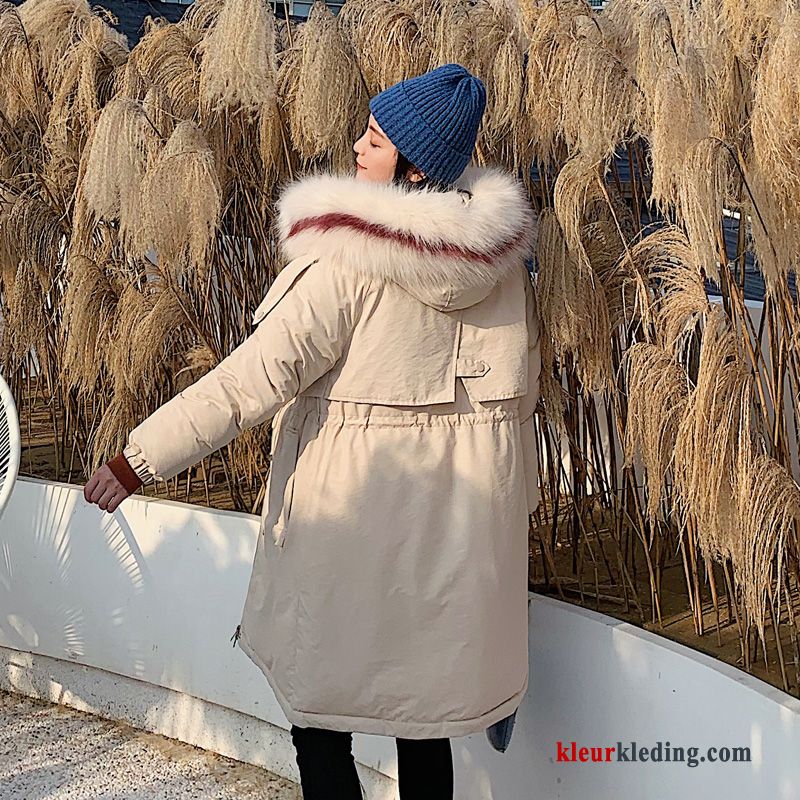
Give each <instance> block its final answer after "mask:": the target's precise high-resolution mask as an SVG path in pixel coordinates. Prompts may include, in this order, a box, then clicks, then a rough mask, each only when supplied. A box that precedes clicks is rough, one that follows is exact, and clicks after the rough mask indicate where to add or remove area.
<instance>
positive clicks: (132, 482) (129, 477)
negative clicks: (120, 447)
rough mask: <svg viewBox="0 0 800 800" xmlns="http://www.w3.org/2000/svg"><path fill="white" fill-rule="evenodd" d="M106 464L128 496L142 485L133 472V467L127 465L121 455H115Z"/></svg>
mask: <svg viewBox="0 0 800 800" xmlns="http://www.w3.org/2000/svg"><path fill="white" fill-rule="evenodd" d="M106 464H108V467H109V468H110V470H111V471H112V472H113V473H114V477H115V478H116V479H117V480H118V481H119V482H120V483H121V484H122V485H123V486H124V487H125V491H127V492H128V494H133V493H134V492H135V491H136V490H137V489H138V488H139V487H140V486H141V485H142V480H141V478H139V476H138V475H137V474H136V473H135V472H134V470H133V467H132V466H131V465H130V464H129V463H128V459H127V458H125V456H124V455H123V454H122V453H118V454H117V455H115V456H114V458H112V459H111V460H110V461H107V462H106Z"/></svg>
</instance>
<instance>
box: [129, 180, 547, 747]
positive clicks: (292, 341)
mask: <svg viewBox="0 0 800 800" xmlns="http://www.w3.org/2000/svg"><path fill="white" fill-rule="evenodd" d="M458 185H459V187H460V189H462V190H464V191H450V192H446V193H440V192H436V191H411V192H407V191H405V190H403V189H402V188H400V187H398V186H396V185H393V184H376V183H367V182H361V181H358V180H356V179H355V178H353V177H350V176H334V175H329V174H317V175H312V176H309V177H306V178H302V179H300V180H297V181H295V182H294V183H292V184H290V185H289V187H288V188H286V189H285V190H284V192H283V194H282V195H281V198H280V200H279V206H278V223H279V231H280V237H281V243H282V247H283V250H284V253H285V255H286V257H287V260H288V263H286V265H285V266H284V268H283V269H282V271H281V272H280V273H279V274H278V276H277V277H276V279H275V281H274V282H273V284H272V286H271V287H270V290H269V292H268V293H267V295H266V297H265V298H264V300H263V302H262V303H261V305H260V306H259V307H258V309H257V310H256V312H255V315H254V317H253V323H254V325H255V326H256V327H255V331H254V332H253V333H252V335H251V336H250V337H249V338H248V339H247V340H246V341H245V342H244V343H243V344H241V345H240V346H239V347H237V348H236V349H235V350H234V351H233V352H232V353H231V354H230V355H229V356H228V357H227V358H226V359H224V360H223V361H222V362H221V363H220V364H219V365H218V366H217V367H216V368H215V369H214V370H212V371H211V372H210V373H208V374H206V375H204V376H203V377H202V378H200V379H199V380H198V381H197V382H196V383H194V384H193V385H192V386H190V387H189V388H188V389H185V390H184V391H182V392H181V393H179V394H178V395H177V396H176V397H174V398H173V399H171V400H170V401H169V402H167V403H165V404H164V405H163V406H162V407H161V408H159V409H158V410H157V411H156V412H155V413H154V414H152V415H151V416H150V417H148V418H147V419H146V420H144V422H142V423H141V424H140V425H139V426H138V427H136V428H135V429H134V430H133V431H132V432H131V433H130V435H129V440H128V447H127V448H126V454H127V455H128V456H129V460H131V462H132V464H134V465H135V466H136V468H137V471H139V472H140V474H142V475H147V476H148V477H154V478H156V479H167V478H170V477H172V476H174V475H176V474H177V473H179V472H180V471H182V470H184V469H186V468H187V467H189V466H190V465H192V464H195V463H196V462H198V461H199V460H200V459H202V458H203V457H204V456H206V455H208V454H209V453H210V452H212V451H214V450H216V449H217V448H220V447H222V446H223V445H225V444H227V443H228V442H229V441H231V440H232V439H233V438H234V437H235V436H236V435H237V434H238V433H240V432H241V431H243V430H245V429H247V428H250V427H252V426H254V425H256V424H258V423H261V422H264V421H265V420H268V419H270V418H271V417H273V416H274V417H275V419H274V420H273V423H274V433H273V455H272V462H271V469H270V472H269V476H268V482H267V487H266V497H265V502H264V506H263V512H262V517H261V528H260V535H259V537H258V544H257V548H256V552H255V560H254V563H253V571H252V576H251V579H250V584H249V588H248V592H247V598H246V602H245V606H244V611H243V615H242V619H241V626H240V628H239V629H238V631H239V632H240V636H239V638H238V643H239V645H240V647H241V648H242V649H243V650H244V652H245V653H246V654H247V655H248V656H249V657H250V658H251V659H252V660H253V662H255V664H257V665H258V667H260V669H261V670H262V671H263V672H264V674H265V676H266V678H267V680H268V681H269V684H270V686H271V687H272V689H273V690H274V692H275V695H276V697H277V699H278V702H279V703H280V705H281V707H282V709H283V711H284V713H285V714H286V716H287V718H288V719H289V721H290V722H292V723H294V724H297V725H301V726H315V727H320V728H328V729H333V730H345V731H358V732H362V733H372V734H383V735H389V736H403V737H406V738H432V737H442V736H464V735H467V734H470V733H474V732H478V731H481V730H484V729H485V728H487V727H488V726H489V725H491V724H493V723H494V722H496V721H498V720H500V719H502V718H504V717H506V716H508V715H509V714H510V713H511V712H512V711H513V710H514V709H515V708H516V707H517V706H518V705H519V703H520V700H521V698H522V696H523V694H524V692H525V690H526V688H527V685H528V645H527V642H528V638H527V630H528V625H527V607H528V606H527V565H528V514H529V512H532V511H533V510H534V509H535V508H536V506H537V504H538V501H539V489H538V486H537V453H536V439H535V437H534V429H533V420H532V416H531V415H532V413H533V410H534V406H535V405H536V402H537V400H538V396H539V370H540V361H539V327H538V322H537V315H536V310H535V301H534V295H533V291H532V285H531V280H530V277H529V274H528V272H527V270H526V268H525V265H524V259H525V258H526V256H528V255H530V254H531V252H532V247H533V241H534V238H535V227H536V226H535V218H534V215H533V211H532V210H531V208H530V205H529V203H528V201H527V197H526V195H525V192H524V191H523V189H522V187H521V185H520V184H519V183H518V182H517V181H516V180H515V179H514V178H513V176H511V175H510V174H508V173H505V172H504V171H502V170H500V169H498V168H494V167H492V168H479V167H468V168H467V170H466V171H465V172H464V174H463V175H462V176H461V178H460V180H459V184H458Z"/></svg>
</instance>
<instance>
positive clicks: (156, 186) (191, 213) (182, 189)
mask: <svg viewBox="0 0 800 800" xmlns="http://www.w3.org/2000/svg"><path fill="white" fill-rule="evenodd" d="M221 203H222V197H221V193H220V184H219V178H218V176H217V172H216V168H215V163H214V154H213V152H212V151H211V148H210V147H209V146H208V142H207V141H206V139H205V137H204V136H203V132H202V130H201V129H200V128H199V127H198V126H197V125H196V124H195V123H193V122H189V121H184V122H181V123H179V124H178V125H177V126H176V127H175V130H174V131H173V133H172V135H171V136H170V138H169V139H168V140H167V143H166V145H165V146H164V148H163V150H162V151H161V152H160V153H159V154H158V156H157V157H156V158H155V159H154V160H153V162H152V164H151V165H150V166H149V167H148V169H147V172H146V173H145V175H144V178H143V179H142V200H141V204H142V205H141V208H142V219H141V224H140V226H139V229H138V230H137V231H136V241H137V242H138V244H139V254H141V255H144V254H145V253H146V251H147V249H148V247H150V246H152V247H153V248H154V249H155V251H156V253H157V254H158V259H159V263H160V265H161V266H162V268H163V269H165V270H167V271H169V272H170V273H171V274H172V275H173V276H174V277H175V278H176V279H179V278H180V277H181V276H182V275H183V274H184V273H185V272H188V273H190V274H191V273H194V272H195V271H196V272H197V279H198V281H199V282H200V283H202V281H203V279H204V277H205V276H206V273H207V270H208V268H209V264H208V261H207V255H208V252H209V248H210V246H211V243H212V240H213V237H214V235H215V234H216V231H217V228H218V225H219V220H220V213H221Z"/></svg>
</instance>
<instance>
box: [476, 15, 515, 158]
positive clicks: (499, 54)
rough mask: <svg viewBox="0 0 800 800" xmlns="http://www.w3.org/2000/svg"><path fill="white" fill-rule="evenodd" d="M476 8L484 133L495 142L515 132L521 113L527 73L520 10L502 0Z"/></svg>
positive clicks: (477, 49) (484, 135)
mask: <svg viewBox="0 0 800 800" xmlns="http://www.w3.org/2000/svg"><path fill="white" fill-rule="evenodd" d="M475 12H476V13H475V23H474V25H475V39H476V42H477V43H478V46H477V47H476V52H477V54H478V55H479V57H480V61H481V63H480V68H479V70H478V72H477V73H476V74H477V75H478V77H480V78H481V79H482V80H483V82H484V84H485V86H486V110H485V112H484V116H483V121H482V126H481V127H482V131H481V135H482V136H483V137H484V138H485V139H486V140H487V141H489V142H494V141H496V140H498V139H502V138H504V137H507V136H510V135H512V134H513V129H514V126H515V125H516V123H517V120H518V119H519V117H520V110H521V105H522V96H523V88H524V79H525V73H524V67H523V59H524V50H523V47H522V38H521V34H520V27H519V14H518V13H517V12H515V11H512V9H511V8H510V7H509V6H507V5H506V4H505V3H504V2H500V1H499V0H494V2H489V0H483V2H481V3H478V4H477V5H476V7H475Z"/></svg>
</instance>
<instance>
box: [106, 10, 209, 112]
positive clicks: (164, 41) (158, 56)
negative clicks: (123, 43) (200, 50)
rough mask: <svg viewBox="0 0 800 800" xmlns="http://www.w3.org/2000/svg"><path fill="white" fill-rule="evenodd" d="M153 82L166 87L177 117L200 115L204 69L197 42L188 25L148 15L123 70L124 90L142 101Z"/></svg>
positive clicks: (121, 88) (126, 94) (122, 87)
mask: <svg viewBox="0 0 800 800" xmlns="http://www.w3.org/2000/svg"><path fill="white" fill-rule="evenodd" d="M153 84H157V85H158V86H161V87H163V89H164V91H165V92H166V93H167V97H168V98H169V103H170V106H171V108H172V112H173V114H174V115H175V117H176V119H177V120H185V119H194V118H196V117H197V115H198V108H199V102H200V69H199V64H198V59H197V57H196V55H195V52H194V44H193V42H192V40H191V39H190V38H189V37H188V36H187V35H186V31H185V29H184V28H181V27H179V26H178V25H173V24H170V23H167V22H165V21H164V20H161V19H159V20H152V19H150V18H148V20H146V22H145V34H144V36H143V37H142V38H141V39H140V40H139V43H138V44H137V45H136V47H134V49H133V50H132V51H131V54H130V57H129V58H128V61H127V63H126V65H125V69H124V71H123V73H122V76H121V80H120V93H121V94H123V95H125V96H127V97H130V98H133V99H135V100H141V99H142V98H144V96H145V95H146V94H147V91H148V89H149V88H150V87H151V86H152V85H153Z"/></svg>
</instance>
